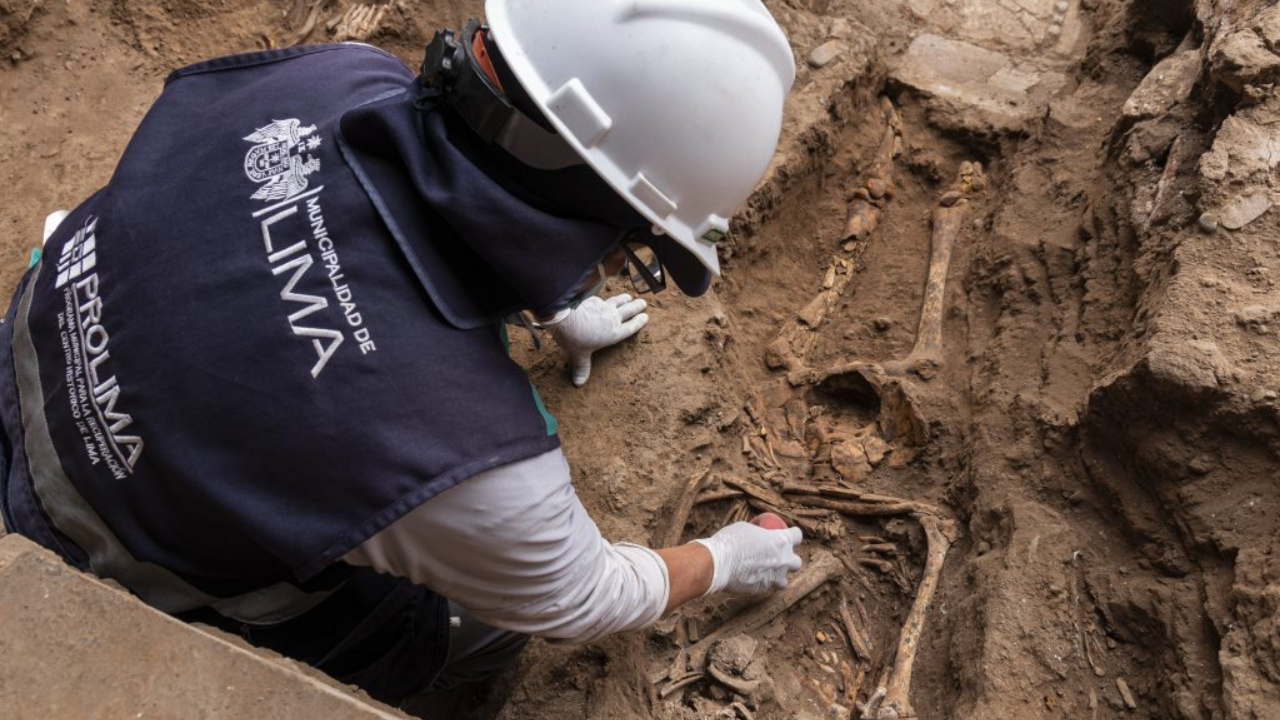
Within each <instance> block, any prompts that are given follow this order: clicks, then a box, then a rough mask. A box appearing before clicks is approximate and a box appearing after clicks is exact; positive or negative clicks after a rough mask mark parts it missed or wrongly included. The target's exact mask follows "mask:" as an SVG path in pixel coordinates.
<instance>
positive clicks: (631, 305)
mask: <svg viewBox="0 0 1280 720" xmlns="http://www.w3.org/2000/svg"><path fill="white" fill-rule="evenodd" d="M648 306H649V304H648V303H646V302H645V301H644V300H640V299H636V300H632V299H631V296H630V295H615V296H614V297H611V298H609V299H608V300H602V299H600V298H599V297H596V296H594V295H593V296H591V297H589V298H587V299H586V300H584V301H582V304H581V305H579V306H578V307H576V308H574V309H573V311H572V312H570V313H569V315H568V317H566V318H565V319H564V320H561V321H560V322H558V323H556V324H555V325H552V326H551V334H552V336H553V337H555V339H556V343H557V344H558V345H559V346H560V347H562V348H564V351H565V352H566V353H568V355H569V366H570V368H571V369H572V370H573V384H574V385H577V386H579V387H581V386H582V385H583V384H585V383H586V382H587V378H589V377H591V354H592V353H594V352H595V351H597V350H600V349H602V348H607V347H609V346H610V345H615V344H617V343H620V342H622V341H623V340H626V339H627V338H629V337H631V336H632V335H635V334H636V333H638V332H640V328H642V327H644V326H645V323H647V322H649V316H648V314H646V313H645V312H644V309H645V308H646V307H648Z"/></svg>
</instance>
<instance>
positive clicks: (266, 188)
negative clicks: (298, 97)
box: [244, 118, 321, 202]
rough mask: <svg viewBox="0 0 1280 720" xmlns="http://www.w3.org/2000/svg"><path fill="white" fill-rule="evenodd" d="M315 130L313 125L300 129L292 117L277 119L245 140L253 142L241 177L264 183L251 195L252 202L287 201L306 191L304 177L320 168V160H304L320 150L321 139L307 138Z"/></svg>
mask: <svg viewBox="0 0 1280 720" xmlns="http://www.w3.org/2000/svg"><path fill="white" fill-rule="evenodd" d="M315 131H316V126H315V125H308V126H306V127H303V125H302V123H301V122H300V121H299V120H297V119H296V118H292V119H289V120H276V121H275V122H273V123H271V124H270V125H267V126H265V127H260V128H258V129H257V130H255V131H254V132H253V134H252V135H249V136H247V137H245V138H244V139H245V140H247V141H249V142H251V143H256V144H255V145H254V146H253V148H252V149H251V150H249V154H248V155H245V157H244V174H245V175H248V176H249V179H250V180H252V181H254V182H256V183H265V184H264V185H263V186H262V187H260V188H258V191H257V192H255V193H254V194H253V199H254V200H265V201H267V202H276V201H279V200H289V199H291V198H293V197H296V196H297V195H298V194H300V193H301V192H303V191H304V190H306V189H307V176H308V175H310V174H311V173H313V172H315V171H317V170H319V169H320V160H319V159H317V158H314V157H312V156H310V155H307V156H306V157H305V158H304V157H303V154H304V153H305V152H308V151H311V150H316V149H318V148H319V147H320V142H321V139H320V138H318V137H308V136H309V135H311V134H312V133H314V132H315Z"/></svg>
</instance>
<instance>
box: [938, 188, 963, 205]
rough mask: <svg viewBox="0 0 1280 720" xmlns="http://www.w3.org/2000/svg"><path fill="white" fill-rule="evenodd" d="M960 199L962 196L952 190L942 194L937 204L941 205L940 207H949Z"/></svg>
mask: <svg viewBox="0 0 1280 720" xmlns="http://www.w3.org/2000/svg"><path fill="white" fill-rule="evenodd" d="M962 197H964V196H963V195H961V194H960V193H958V192H956V191H955V190H952V191H950V192H946V193H943V195H942V197H941V198H939V199H938V203H939V204H941V205H942V207H951V206H952V205H955V204H956V203H958V202H960V199H961V198H962Z"/></svg>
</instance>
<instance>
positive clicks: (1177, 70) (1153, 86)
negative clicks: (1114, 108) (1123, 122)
mask: <svg viewBox="0 0 1280 720" xmlns="http://www.w3.org/2000/svg"><path fill="white" fill-rule="evenodd" d="M1199 74H1200V51H1199V50H1184V51H1182V52H1177V53H1174V54H1172V55H1170V56H1169V57H1167V58H1165V59H1163V60H1161V61H1160V62H1158V63H1156V66H1155V67H1153V68H1151V72H1149V73H1147V76H1146V77H1144V78H1143V79H1142V82H1140V83H1138V87H1137V88H1136V89H1134V91H1133V94H1131V95H1130V96H1129V99H1128V100H1126V101H1125V103H1124V107H1123V108H1122V110H1121V112H1122V113H1123V114H1124V116H1125V117H1127V118H1133V119H1141V118H1149V117H1156V116H1159V115H1163V114H1164V113H1166V112H1168V111H1169V110H1170V109H1171V108H1172V107H1174V106H1175V105H1177V104H1178V103H1180V102H1182V101H1184V100H1186V99H1187V97H1188V96H1189V95H1190V94H1191V90H1192V88H1193V87H1195V84H1196V77H1197V76H1199Z"/></svg>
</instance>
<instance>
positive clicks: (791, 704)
mask: <svg viewBox="0 0 1280 720" xmlns="http://www.w3.org/2000/svg"><path fill="white" fill-rule="evenodd" d="M769 4H770V6H771V8H772V9H773V10H774V11H775V13H776V14H777V16H778V18H779V20H780V22H781V23H782V24H783V25H784V27H785V28H786V30H787V31H788V34H789V36H790V38H791V40H792V43H793V45H794V47H795V51H796V59H797V81H796V90H795V93H794V95H793V97H792V98H791V100H790V102H789V105H788V113H787V119H786V124H785V128H784V136H783V140H782V143H781V145H780V148H779V153H778V155H777V157H776V159H775V161H774V163H773V166H772V167H771V169H770V172H769V175H768V176H767V178H766V180H765V182H764V183H763V184H762V185H761V186H760V188H759V189H758V191H757V192H756V194H755V195H754V196H753V198H752V199H751V201H750V202H749V203H748V207H747V208H746V209H745V210H744V211H743V212H742V213H741V214H740V216H739V217H738V218H736V219H735V222H734V232H733V233H732V235H731V237H730V239H729V240H728V241H727V243H726V244H725V247H724V255H725V258H726V262H725V266H726V271H725V276H724V278H723V279H722V280H721V281H720V282H719V283H718V285H717V286H716V289H715V291H714V292H713V293H711V294H710V295H709V296H708V297H706V298H703V299H701V300H698V301H690V300H687V299H684V298H680V297H676V296H674V294H672V295H663V296H659V297H658V298H657V299H656V300H655V302H654V303H653V305H654V309H653V311H652V314H653V318H654V321H653V322H652V323H650V325H649V326H648V327H647V328H646V330H645V331H644V333H643V334H642V336H641V337H640V338H639V339H638V340H637V341H636V342H633V343H630V344H629V346H628V347H624V348H620V349H618V350H616V351H611V352H607V353H603V354H602V356H601V357H600V359H599V362H598V365H597V370H596V372H595V373H594V374H593V377H592V381H591V383H589V384H588V385H587V386H586V387H585V388H582V389H575V388H573V387H572V386H571V385H570V384H569V383H568V381H567V378H566V377H565V372H564V368H563V366H562V362H561V360H560V358H559V357H558V356H557V355H556V354H555V352H554V351H553V350H549V349H542V350H535V349H534V348H533V347H532V344H531V343H529V342H528V341H527V339H526V338H523V337H519V336H516V337H514V338H513V340H514V343H515V346H516V348H515V350H516V355H517V358H518V359H519V360H521V362H522V363H524V364H525V366H526V367H528V368H529V369H530V371H531V374H532V375H533V377H534V381H535V383H536V384H537V385H538V387H539V389H540V390H541V391H542V392H543V394H544V396H545V397H546V399H547V402H548V405H549V406H550V407H551V409H552V411H553V412H554V413H555V414H556V415H557V416H558V417H559V419H560V421H561V429H562V436H563V438H564V442H565V448H566V452H567V453H568V454H569V457H570V462H571V465H572V467H573V468H574V479H575V483H576V485H577V487H578V491H579V493H580V495H582V497H583V499H584V502H586V504H587V506H588V507H589V509H590V510H591V512H592V514H593V516H594V517H595V518H596V519H597V521H598V523H599V524H600V526H601V529H602V531H603V532H604V533H605V534H606V536H608V537H610V538H611V539H616V540H626V541H633V542H645V543H648V542H659V541H661V540H663V539H674V540H675V541H678V540H679V539H689V538H691V537H696V536H699V535H702V534H705V533H708V532H710V531H712V530H713V529H714V528H716V527H718V526H719V525H721V524H723V523H724V522H726V521H728V520H731V519H733V518H736V517H742V516H743V515H745V514H747V513H750V512H755V511H758V510H763V509H769V510H773V511H776V512H778V513H779V514H782V515H783V516H784V517H786V518H787V519H788V520H789V521H790V522H792V523H795V524H799V525H801V526H802V527H803V528H804V529H805V531H806V535H807V536H808V537H809V541H808V542H807V543H806V545H805V550H804V552H805V554H806V555H807V557H808V560H809V568H810V570H812V571H813V572H810V573H809V574H806V575H804V576H802V577H800V578H797V580H796V582H795V583H793V586H794V587H796V588H799V589H796V590H793V591H789V593H788V594H785V595H784V596H780V597H779V598H773V599H771V600H769V601H767V604H765V605H759V604H756V603H753V602H751V601H745V600H714V601H710V602H702V603H695V604H692V605H691V606H689V607H687V608H686V609H684V610H683V611H682V612H681V613H680V614H679V615H676V616H673V617H670V618H667V619H665V620H664V621H663V622H661V623H660V624H659V625H658V626H657V627H656V628H654V630H653V631H651V632H647V633H642V634H633V635H630V636H626V637H617V638H611V639H609V640H607V641H605V642H602V643H599V644H596V645H591V646H587V647H582V648H564V647H557V646H552V645H548V644H544V643H534V644H533V645H531V647H530V649H529V651H528V652H527V653H526V656H525V658H524V659H523V660H522V662H521V664H520V667H519V668H518V669H517V670H516V671H515V672H514V673H513V674H512V675H511V676H510V677H509V678H507V680H506V681H504V682H503V683H499V684H498V685H497V686H495V687H494V688H491V689H490V690H488V691H486V692H485V693H483V694H482V696H481V697H476V696H474V695H469V696H467V697H466V698H465V700H464V701H462V702H461V704H462V707H461V708H459V709H458V714H460V715H461V716H470V717H502V718H507V719H509V720H515V719H517V718H545V717H569V716H573V717H591V718H619V717H666V718H694V717H723V718H775V717H776V718H806V717H807V718H814V719H817V718H826V717H842V718H843V717H851V716H852V717H864V716H865V717H872V718H878V717H892V716H893V715H892V713H894V712H896V713H898V714H899V715H898V716H902V713H903V712H914V714H915V715H916V716H918V717H921V718H926V719H940V718H991V717H1016V718H1060V717H1071V718H1113V717H1130V716H1132V717H1151V718H1177V719H1179V720H1191V719H1196V720H1199V719H1208V718H1230V719H1239V720H1245V719H1252V720H1260V719H1262V718H1275V717H1280V640H1278V638H1280V626H1278V625H1280V623H1278V620H1280V560H1277V558H1278V557H1280V555H1278V553H1280V547H1278V545H1280V512H1278V511H1277V507H1276V503H1277V502H1280V499H1278V498H1280V494H1278V493H1277V488H1276V483H1277V479H1278V478H1280V471H1278V470H1277V468H1278V467H1280V465H1278V460H1280V415H1278V412H1277V402H1278V400H1277V398H1278V395H1277V393H1280V360H1278V359H1277V357H1280V356H1278V355H1277V353H1276V352H1275V351H1276V342H1277V340H1276V335H1277V333H1278V332H1280V301H1277V299H1276V298H1277V295H1276V288H1275V283H1276V278H1277V273H1280V254H1277V252H1276V246H1275V238H1276V237H1280V212H1277V211H1276V210H1275V209H1273V208H1272V205H1273V203H1275V202H1276V201H1277V200H1280V172H1277V164H1278V163H1280V130H1278V129H1277V128H1280V124H1277V123H1276V117H1277V113H1278V112H1280V100H1277V98H1276V94H1275V91H1274V83H1275V82H1276V80H1277V79H1280V54H1278V52H1280V6H1276V5H1275V4H1274V3H1272V4H1270V5H1269V6H1266V4H1265V3H1260V2H1237V3H1229V2H1216V1H1214V0H1199V1H1197V2H1191V1H1189V0H1188V1H1179V2H1151V1H1150V0H1019V2H1018V3H1001V2H993V1H992V0H906V1H905V2H903V1H901V0H859V1H858V2H854V1H853V0H823V1H822V2H818V1H816V0H805V1H799V2H787V3H781V2H771V3H769ZM35 5H36V3H24V2H22V1H21V0H0V49H5V50H6V51H8V50H9V48H13V47H19V45H15V44H14V43H16V42H17V40H15V39H14V38H16V37H21V36H23V33H25V39H24V40H22V43H21V45H20V47H21V48H22V51H23V55H22V56H21V57H20V58H19V60H18V61H16V62H14V63H10V65H9V66H8V67H5V68H3V69H0V98H3V103H4V107H5V109H6V110H8V111H9V114H8V115H7V117H6V122H4V123H0V161H2V162H0V168H3V169H2V170H0V182H3V183H4V184H5V186H6V187H9V188H12V189H13V190H12V194H11V202H9V203H7V204H6V205H5V207H4V208H3V209H0V227H2V228H4V232H5V237H6V242H5V245H4V248H5V252H6V257H9V258H11V263H10V264H9V265H6V266H5V267H4V268H3V269H2V271H0V278H2V279H3V280H4V282H5V284H6V285H7V286H10V287H11V286H12V284H13V283H14V281H16V278H17V276H18V273H19V272H20V271H21V267H22V260H23V259H25V256H26V253H27V250H28V249H29V247H30V246H31V245H32V244H33V242H34V239H35V238H36V237H38V232H39V222H40V218H41V217H42V214H43V213H44V212H47V211H48V210H50V209H53V208H54V207H58V206H59V205H70V204H73V203H74V202H77V201H78V200H79V199H80V198H82V197H84V196H85V195H87V194H88V193H89V192H91V191H92V190H93V189H94V188H96V187H97V186H98V185H100V184H101V183H102V182H103V181H104V180H105V178H106V177H107V176H108V174H109V172H110V170H111V165H112V162H113V159H114V157H115V156H116V154H117V153H118V151H119V149H120V148H121V147H123V143H124V142H125V141H127V139H128V136H129V132H130V131H131V129H132V128H133V126H134V125H135V124H136V122H137V120H138V118H139V117H140V115H141V113H142V112H143V110H145V107H146V105H147V102H148V101H149V99H150V98H151V97H152V96H154V93H155V92H156V90H157V88H158V86H159V81H160V79H161V78H163V76H164V74H165V72H167V70H168V69H169V68H170V67H171V66H172V65H177V64H181V63H183V62H187V61H191V60H195V59H198V57H200V56H203V55H213V54H218V53H222V52H230V51H235V50H250V49H255V48H260V47H267V46H278V45H283V44H288V43H290V42H293V41H296V40H297V39H298V38H303V37H305V38H306V39H308V40H309V41H321V40H328V39H335V38H337V37H348V35H347V34H345V33H350V34H351V35H350V36H351V37H356V38H368V39H372V40H373V41H375V42H378V43H379V44H384V45H386V46H388V47H390V48H391V49H393V50H394V51H396V52H397V53H399V54H400V55H401V57H403V58H404V59H405V60H406V61H407V62H409V63H410V64H414V63H416V62H417V59H418V58H417V54H418V53H419V52H420V50H421V45H422V43H423V42H424V41H425V40H426V39H427V38H428V37H429V35H430V32H431V31H432V30H433V29H434V28H435V27H437V26H455V27H456V26H458V25H460V23H461V21H462V20H463V19H464V18H465V17H466V16H467V15H468V13H471V14H475V13H478V12H479V5H480V4H479V3H478V2H473V3H466V4H461V5H458V4H453V3H438V2H426V3H417V2H393V3H376V4H370V5H369V6H356V5H353V4H351V3H346V2H328V3H324V2H322V3H315V4H313V3H309V2H295V3H292V4H291V6H290V7H288V8H282V7H281V6H279V5H278V4H275V3H268V2H265V1H264V2H254V1H251V0H239V1H237V0H224V1H221V2H213V1H210V2H201V3H199V4H183V3H146V2H144V3H118V2H92V3H87V4H70V3H69V4H52V5H48V6H46V7H43V8H42V9H41V10H40V11H38V12H34V13H32V12H29V11H30V9H31V8H33V7H35ZM23 8H25V9H26V11H23ZM282 9H283V10H284V12H283V13H282ZM16 19H21V22H16ZM15 28H17V29H16V30H15ZM6 56H7V54H6ZM90 61H91V62H92V64H93V67H94V68H95V73H96V74H95V76H94V77H93V78H92V82H89V78H86V77H85V75H84V74H83V73H81V72H78V71H77V68H80V67H82V66H83V65H85V64H87V62H90ZM726 122H731V119H726ZM686 520H687V521H686ZM802 591H803V592H802ZM908 659H912V660H913V661H914V662H913V663H907V662H906V661H907V660H908ZM881 687H883V688H884V690H883V692H879V688H881ZM860 705H862V706H864V707H866V708H867V709H866V710H863V709H860V708H859V706H860Z"/></svg>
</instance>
